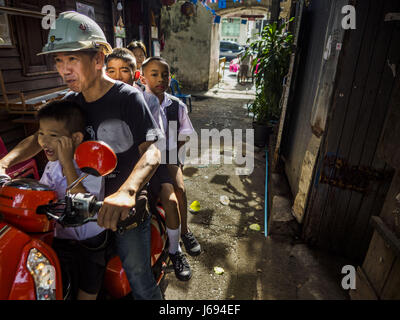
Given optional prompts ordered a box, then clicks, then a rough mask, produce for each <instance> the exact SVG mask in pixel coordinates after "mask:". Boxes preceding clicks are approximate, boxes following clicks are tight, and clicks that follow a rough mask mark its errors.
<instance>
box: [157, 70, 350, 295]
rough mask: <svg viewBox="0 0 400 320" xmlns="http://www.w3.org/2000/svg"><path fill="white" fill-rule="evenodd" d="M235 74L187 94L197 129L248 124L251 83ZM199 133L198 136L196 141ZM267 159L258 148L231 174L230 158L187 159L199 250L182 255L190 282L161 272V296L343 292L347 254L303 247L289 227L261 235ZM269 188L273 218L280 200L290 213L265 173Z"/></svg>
mask: <svg viewBox="0 0 400 320" xmlns="http://www.w3.org/2000/svg"><path fill="white" fill-rule="evenodd" d="M235 76H236V75H235V74H232V73H230V72H229V70H227V69H226V70H225V76H224V79H223V81H222V82H220V84H219V85H218V86H215V87H214V88H212V89H211V90H209V91H207V92H201V93H192V95H193V96H194V97H193V101H192V105H193V112H192V113H190V118H191V120H192V122H193V125H194V127H195V129H196V131H197V133H198V134H199V135H200V129H212V128H216V129H218V130H219V131H221V130H222V129H224V128H227V129H230V130H233V129H250V128H251V123H252V118H251V117H250V116H249V115H248V113H247V108H246V104H247V103H248V102H250V101H252V100H253V99H254V94H255V89H254V86H253V85H252V84H251V83H248V84H238V83H237V81H236V77H235ZM244 137H245V135H244V134H243V140H244V139H245V138H244ZM205 139H206V138H203V140H201V139H200V137H199V144H200V141H204V140H205ZM207 139H208V138H207ZM221 146H223V145H221ZM225 148H226V149H229V150H230V151H231V152H232V145H230V146H229V145H228V144H226V143H225ZM221 150H223V148H221ZM203 151H204V150H203ZM218 151H219V150H218ZM236 151H237V150H235V151H234V152H236ZM265 162H266V161H265V151H264V150H261V149H258V148H256V149H255V150H254V170H253V172H252V173H251V174H250V175H242V176H239V175H236V173H235V164H226V163H220V164H208V165H204V164H189V165H186V166H185V169H184V174H185V186H186V189H187V196H188V204H189V205H190V204H191V203H192V202H193V201H195V200H197V201H199V203H200V208H201V209H200V211H199V212H197V213H190V212H189V213H188V215H189V227H190V228H191V230H192V231H193V233H194V234H195V235H196V237H197V239H198V240H199V242H200V244H201V246H202V250H203V252H202V253H201V255H199V256H197V257H191V256H189V255H187V258H188V261H189V262H190V265H191V268H192V271H193V277H192V279H191V280H190V281H188V282H182V281H179V280H177V279H176V277H175V274H174V273H173V271H171V272H168V273H167V275H166V277H165V279H164V280H163V282H162V284H161V287H162V290H163V292H164V295H165V299H167V300H192V299H193V300H210V299H215V300H234V299H239V300H266V299H272V300H275V299H339V300H345V299H348V293H347V291H345V290H343V289H342V288H341V279H342V277H343V276H344V275H342V274H341V269H342V267H343V266H344V265H345V264H346V261H344V260H343V259H341V258H338V257H333V256H330V255H329V254H328V253H326V252H321V251H317V250H313V249H310V248H308V246H307V245H305V244H304V243H302V242H301V240H300V239H299V238H298V237H297V236H296V235H295V234H293V232H290V231H289V232H288V234H287V235H285V234H284V232H283V233H282V232H280V234H278V235H272V236H268V237H265V236H264V228H265V226H264V205H265V203H264V194H265V176H266V168H265V166H266V165H265ZM268 188H269V192H270V195H271V199H272V198H273V199H274V205H273V207H274V209H273V211H274V210H275V212H272V213H269V214H273V215H274V217H273V219H271V221H272V223H275V225H276V223H278V224H279V223H280V222H281V220H280V212H281V211H282V210H285V206H286V211H287V212H290V191H288V189H287V186H286V185H285V179H284V178H282V176H280V175H276V174H274V175H271V178H270V183H269V186H268ZM282 190H283V191H282ZM221 196H227V197H228V198H229V204H228V205H226V204H225V205H224V204H222V203H221V201H220V197H221ZM275 196H276V197H275ZM288 199H289V200H288ZM277 208H278V209H277ZM282 208H283V209H282ZM279 210H280V211H279ZM283 220H284V219H283ZM283 223H285V222H283ZM290 223H292V224H293V221H291V222H290ZM252 224H259V226H260V227H261V230H260V231H254V230H252V229H251V228H250V225H252ZM278 229H279V228H278ZM280 230H281V231H282V230H285V228H283V229H282V228H281V229H280ZM292 231H293V230H292ZM214 267H221V268H223V270H224V272H223V274H216V273H215V272H214Z"/></svg>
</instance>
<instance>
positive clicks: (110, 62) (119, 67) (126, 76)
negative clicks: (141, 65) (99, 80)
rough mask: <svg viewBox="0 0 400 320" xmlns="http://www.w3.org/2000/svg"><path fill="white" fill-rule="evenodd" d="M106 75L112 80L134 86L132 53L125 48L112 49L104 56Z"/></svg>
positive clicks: (133, 58) (134, 61) (134, 70)
mask: <svg viewBox="0 0 400 320" xmlns="http://www.w3.org/2000/svg"><path fill="white" fill-rule="evenodd" d="M105 63H106V73H107V75H108V76H109V77H110V78H112V79H114V80H119V81H122V82H125V83H127V84H129V85H131V86H133V85H134V84H135V80H137V79H135V74H136V69H137V68H136V59H135V56H134V55H133V53H132V52H131V51H130V50H128V49H126V48H114V49H113V52H112V53H111V54H109V55H108V56H106V61H105Z"/></svg>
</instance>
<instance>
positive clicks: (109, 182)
mask: <svg viewBox="0 0 400 320" xmlns="http://www.w3.org/2000/svg"><path fill="white" fill-rule="evenodd" d="M65 99H67V100H73V101H75V102H77V103H78V104H79V105H80V106H81V107H82V109H83V110H84V111H85V112H86V117H87V118H86V137H85V140H101V141H104V142H105V143H107V144H108V145H109V146H110V147H111V148H112V149H113V150H114V152H115V153H116V154H117V159H118V164H117V167H116V168H115V170H114V171H113V172H112V173H111V174H109V175H108V176H107V177H106V180H105V196H108V195H110V194H112V193H114V192H116V191H118V189H119V188H120V187H121V185H122V184H123V183H124V182H125V181H126V179H127V178H128V177H129V175H130V174H131V172H132V170H133V168H134V166H135V165H136V163H137V162H138V160H139V158H140V153H139V145H140V144H141V143H143V142H145V141H156V140H157V139H159V138H160V137H162V136H163V133H162V132H161V131H160V130H159V129H158V126H157V124H156V122H155V121H154V119H153V116H152V115H151V112H150V111H149V108H148V106H147V104H146V102H145V100H144V98H143V95H142V93H141V92H139V90H138V89H136V88H134V87H132V86H129V85H127V84H125V83H123V82H120V81H116V83H115V84H114V86H113V87H111V89H110V90H109V91H108V92H107V93H106V94H105V95H104V96H103V97H101V98H100V99H98V100H96V101H94V102H90V103H88V102H86V101H85V99H84V97H83V95H82V93H74V92H72V93H69V94H68V95H67V96H66V97H65Z"/></svg>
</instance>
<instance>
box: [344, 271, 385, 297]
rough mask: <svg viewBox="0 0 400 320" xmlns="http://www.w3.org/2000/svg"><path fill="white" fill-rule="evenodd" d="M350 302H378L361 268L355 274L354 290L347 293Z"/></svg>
mask: <svg viewBox="0 0 400 320" xmlns="http://www.w3.org/2000/svg"><path fill="white" fill-rule="evenodd" d="M349 294H350V298H351V300H378V296H377V294H376V292H375V290H374V288H373V287H372V286H371V284H370V283H369V281H368V278H367V276H366V275H365V273H364V271H363V269H362V268H361V267H358V268H357V272H356V289H355V290H350V292H349Z"/></svg>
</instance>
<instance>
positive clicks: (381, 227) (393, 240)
mask: <svg viewBox="0 0 400 320" xmlns="http://www.w3.org/2000/svg"><path fill="white" fill-rule="evenodd" d="M371 225H372V227H373V228H374V229H375V230H376V232H377V233H378V234H379V235H380V236H381V237H382V239H384V241H385V242H386V244H387V245H388V247H390V248H391V249H392V250H393V253H394V254H395V255H397V257H398V258H400V239H399V238H398V237H397V236H396V235H395V234H394V233H393V232H392V231H391V230H390V229H389V228H388V227H387V226H386V224H385V223H384V222H383V220H382V219H381V218H380V217H378V216H373V217H371Z"/></svg>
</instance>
